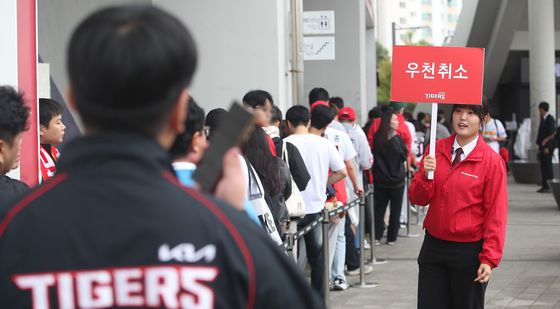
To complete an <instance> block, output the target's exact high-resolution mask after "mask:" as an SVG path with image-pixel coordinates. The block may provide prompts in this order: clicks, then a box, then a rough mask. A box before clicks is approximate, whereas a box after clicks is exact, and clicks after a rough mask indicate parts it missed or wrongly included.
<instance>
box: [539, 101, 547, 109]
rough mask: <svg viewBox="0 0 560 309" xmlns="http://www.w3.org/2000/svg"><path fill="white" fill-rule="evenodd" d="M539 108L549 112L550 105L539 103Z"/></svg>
mask: <svg viewBox="0 0 560 309" xmlns="http://www.w3.org/2000/svg"><path fill="white" fill-rule="evenodd" d="M539 108H542V109H543V110H544V111H545V112H548V109H549V105H548V103H546V102H544V101H543V102H541V103H539Z"/></svg>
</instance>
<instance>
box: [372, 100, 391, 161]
mask: <svg viewBox="0 0 560 309" xmlns="http://www.w3.org/2000/svg"><path fill="white" fill-rule="evenodd" d="M394 114H395V112H394V111H393V109H389V110H386V111H385V112H384V113H383V115H382V116H381V124H380V125H379V130H377V133H375V138H374V142H373V147H376V148H377V149H380V150H381V151H382V152H385V151H386V149H387V148H388V147H385V144H386V143H387V141H388V140H389V139H390V137H391V136H390V135H393V134H391V133H392V131H393V130H394V129H393V128H391V119H392V118H393V115H394Z"/></svg>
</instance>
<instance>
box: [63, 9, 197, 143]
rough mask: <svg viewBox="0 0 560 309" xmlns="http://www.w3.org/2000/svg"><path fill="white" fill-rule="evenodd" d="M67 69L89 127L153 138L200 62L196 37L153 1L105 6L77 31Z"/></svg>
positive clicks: (78, 107)
mask: <svg viewBox="0 0 560 309" xmlns="http://www.w3.org/2000/svg"><path fill="white" fill-rule="evenodd" d="M67 58H68V72H69V77H70V84H71V89H72V91H73V94H74V98H75V100H76V106H77V109H78V112H79V113H80V115H81V117H82V119H83V121H84V123H85V124H86V126H89V127H92V128H95V129H96V130H101V131H103V130H105V131H108V130H109V131H111V130H113V131H128V132H136V133H140V134H143V135H147V136H150V137H154V136H155V135H157V134H158V132H159V131H160V130H161V129H162V128H163V126H164V124H165V122H166V120H167V118H168V117H169V115H170V113H171V111H172V109H173V107H174V105H175V103H176V102H177V99H178V98H179V95H180V94H181V93H182V92H183V91H184V89H185V88H186V87H188V86H189V84H190V82H191V79H192V76H193V74H194V71H195V68H196V63H197V52H196V47H195V43H194V41H193V38H192V37H191V35H190V33H189V31H188V30H187V29H186V28H185V26H184V25H183V24H182V23H181V22H180V21H179V20H178V19H177V18H175V17H173V16H172V15H170V14H168V13H166V12H164V11H163V10H161V9H158V8H156V7H154V6H152V5H124V6H117V7H110V8H105V9H102V10H100V11H97V12H96V13H93V14H92V15H90V16H89V17H87V18H86V19H85V20H84V21H83V22H81V23H80V25H79V26H78V27H77V29H76V30H75V31H74V33H73V34H72V37H71V39H70V44H69V47H68V57H67Z"/></svg>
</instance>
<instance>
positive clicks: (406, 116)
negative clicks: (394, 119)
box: [403, 111, 414, 122]
mask: <svg viewBox="0 0 560 309" xmlns="http://www.w3.org/2000/svg"><path fill="white" fill-rule="evenodd" d="M403 117H404V119H406V121H408V122H413V121H414V118H413V117H412V113H411V112H409V111H405V112H404V113H403Z"/></svg>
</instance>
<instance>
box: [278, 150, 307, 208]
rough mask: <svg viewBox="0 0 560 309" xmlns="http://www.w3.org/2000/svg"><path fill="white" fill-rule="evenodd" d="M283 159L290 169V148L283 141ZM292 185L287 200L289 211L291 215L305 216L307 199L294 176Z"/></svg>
mask: <svg viewBox="0 0 560 309" xmlns="http://www.w3.org/2000/svg"><path fill="white" fill-rule="evenodd" d="M282 160H284V162H286V165H288V169H289V168H290V163H289V158H288V150H287V145H286V142H283V145H282ZM291 186H292V195H290V198H288V199H287V200H286V208H288V213H289V214H290V217H301V218H303V217H304V216H305V201H304V200H303V196H302V195H301V192H300V191H299V189H298V187H297V185H296V183H295V182H294V179H293V178H292V182H291Z"/></svg>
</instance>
